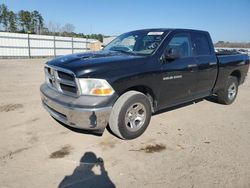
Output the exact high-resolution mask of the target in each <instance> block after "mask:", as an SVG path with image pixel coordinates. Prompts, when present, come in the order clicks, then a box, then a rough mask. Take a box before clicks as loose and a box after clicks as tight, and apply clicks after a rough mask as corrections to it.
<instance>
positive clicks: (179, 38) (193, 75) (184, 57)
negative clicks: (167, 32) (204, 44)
mask: <svg viewBox="0 0 250 188" xmlns="http://www.w3.org/2000/svg"><path fill="white" fill-rule="evenodd" d="M173 52H174V54H175V56H176V57H171V53H173ZM169 54H170V55H169ZM163 57H164V59H165V60H164V61H163V60H162V59H161V84H160V86H161V89H160V91H161V93H160V101H159V103H158V105H159V108H164V107H168V106H172V105H175V104H179V103H182V102H185V101H188V100H191V99H192V97H193V92H194V90H195V88H196V84H197V68H198V65H197V63H196V60H195V58H194V57H193V47H192V42H191V36H190V34H189V33H177V34H175V35H174V36H173V37H172V39H170V42H169V43H168V44H167V46H166V47H165V51H164V54H163ZM171 58H172V59H171Z"/></svg>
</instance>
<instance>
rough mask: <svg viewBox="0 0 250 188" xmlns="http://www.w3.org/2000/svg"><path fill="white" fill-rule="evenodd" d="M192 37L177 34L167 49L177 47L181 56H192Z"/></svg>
mask: <svg viewBox="0 0 250 188" xmlns="http://www.w3.org/2000/svg"><path fill="white" fill-rule="evenodd" d="M190 44H191V43H190V37H189V35H186V34H177V35H175V36H174V37H173V38H172V39H171V41H170V42H169V44H168V46H167V50H168V51H169V50H171V49H175V50H176V51H178V52H179V53H180V56H181V57H189V56H191V48H190V46H191V45H190Z"/></svg>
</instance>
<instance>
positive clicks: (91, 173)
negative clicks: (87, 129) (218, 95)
mask: <svg viewBox="0 0 250 188" xmlns="http://www.w3.org/2000/svg"><path fill="white" fill-rule="evenodd" d="M45 61H46V60H45V59H43V60H0V119H1V123H0V125H1V126H0V187H42V188H44V187H46V188H48V187H58V186H60V187H67V186H68V187H114V186H116V187H131V188H132V187H188V188H196V187H202V188H211V187H218V188H221V187H231V188H236V187H246V188H249V187H250V97H249V96H250V80H249V78H248V79H247V81H246V83H245V84H244V85H242V86H241V87H240V90H239V95H238V98H237V100H236V101H235V103H234V104H232V105H230V106H224V105H220V104H217V103H214V102H209V101H207V100H203V101H201V102H198V103H196V104H192V105H188V106H185V107H182V108H179V109H176V110H172V111H168V112H165V113H162V114H159V115H155V116H154V117H153V118H152V121H151V123H150V125H149V127H148V129H147V131H146V132H145V133H144V134H143V135H142V136H141V137H140V138H138V139H136V140H132V141H122V140H119V139H118V138H116V137H114V136H112V135H111V134H110V133H109V132H108V131H105V133H104V134H103V136H102V137H97V136H93V135H86V134H81V133H76V132H72V131H70V130H68V129H66V128H65V127H63V126H61V125H60V124H58V123H57V122H56V121H55V120H54V119H52V118H51V117H50V116H49V115H48V113H47V112H46V111H45V110H44V109H43V108H42V105H41V102H40V94H39V86H40V84H41V83H42V82H43V81H44V75H43V64H44V62H45Z"/></svg>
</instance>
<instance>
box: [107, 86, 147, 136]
mask: <svg viewBox="0 0 250 188" xmlns="http://www.w3.org/2000/svg"><path fill="white" fill-rule="evenodd" d="M150 119H151V105H150V102H149V100H148V98H147V96H145V95H144V94H143V93H140V92H137V91H128V92H126V93H124V94H123V95H122V96H121V97H120V98H119V99H118V100H117V101H116V103H115V104H114V106H113V108H112V112H111V115H110V118H109V127H110V129H111V131H112V132H113V133H114V134H115V135H116V136H118V137H120V138H122V139H134V138H137V137H139V136H140V135H141V134H142V133H143V132H144V131H145V130H146V128H147V127H148V124H149V122H150Z"/></svg>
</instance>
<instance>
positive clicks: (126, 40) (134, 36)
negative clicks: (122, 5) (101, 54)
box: [104, 30, 166, 55]
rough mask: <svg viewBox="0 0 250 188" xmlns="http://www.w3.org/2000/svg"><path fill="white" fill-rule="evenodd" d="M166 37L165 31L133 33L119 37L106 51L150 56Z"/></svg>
mask: <svg viewBox="0 0 250 188" xmlns="http://www.w3.org/2000/svg"><path fill="white" fill-rule="evenodd" d="M165 35H166V33H165V32H163V31H146V30H141V31H132V32H129V33H125V34H122V35H120V36H118V37H117V38H116V39H114V40H113V41H112V42H111V43H109V44H108V45H107V46H106V47H105V48H104V50H111V51H119V52H123V53H131V54H138V55H150V54H152V53H153V52H154V51H155V50H156V49H157V47H158V46H159V45H160V43H161V41H162V40H163V39H164V37H165Z"/></svg>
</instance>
